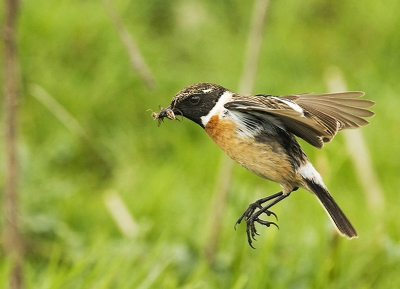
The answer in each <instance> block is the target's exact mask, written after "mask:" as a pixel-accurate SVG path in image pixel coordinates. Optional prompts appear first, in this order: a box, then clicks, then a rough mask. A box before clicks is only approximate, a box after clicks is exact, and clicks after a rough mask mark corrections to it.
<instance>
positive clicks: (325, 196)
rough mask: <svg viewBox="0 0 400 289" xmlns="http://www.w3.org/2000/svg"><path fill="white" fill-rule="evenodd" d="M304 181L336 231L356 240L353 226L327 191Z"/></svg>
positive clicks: (313, 183) (309, 181) (308, 181)
mask: <svg viewBox="0 0 400 289" xmlns="http://www.w3.org/2000/svg"><path fill="white" fill-rule="evenodd" d="M304 180H305V182H306V183H307V187H308V189H309V190H310V191H311V192H313V193H314V194H315V196H316V197H317V198H318V200H319V201H320V203H321V204H322V206H323V207H324V209H325V210H326V212H327V213H328V214H329V217H330V218H331V220H332V222H333V224H334V225H335V227H336V229H337V231H338V232H339V233H340V234H341V235H343V236H346V237H347V238H349V239H352V238H357V237H358V235H357V232H356V230H355V229H354V227H353V225H352V224H351V223H350V221H349V220H348V219H347V217H346V216H345V214H344V213H343V212H342V210H341V209H340V208H339V206H338V205H337V204H336V202H335V200H334V199H333V198H332V196H331V195H330V194H329V192H328V190H327V189H326V188H325V187H323V186H321V185H319V184H317V183H315V182H314V181H312V180H308V179H306V178H304Z"/></svg>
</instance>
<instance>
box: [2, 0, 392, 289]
mask: <svg viewBox="0 0 400 289" xmlns="http://www.w3.org/2000/svg"><path fill="white" fill-rule="evenodd" d="M113 3H114V4H115V5H116V8H117V10H118V12H119V13H120V14H121V17H122V20H123V22H124V23H125V25H126V26H127V28H128V29H129V31H130V32H131V34H132V36H133V37H134V39H135V40H136V42H137V45H138V46H139V48H140V50H141V52H142V54H143V56H144V58H145V60H146V62H147V63H148V65H149V67H150V69H151V71H152V73H153V75H154V77H155V80H156V82H157V87H156V89H154V90H148V89H147V88H146V87H145V85H144V83H143V82H142V80H141V79H140V77H139V76H138V74H137V73H136V72H135V71H134V70H133V69H132V67H131V64H130V62H129V56H128V54H127V51H126V49H125V47H124V46H123V44H122V42H121V40H120V38H119V36H118V34H117V32H116V31H115V29H114V27H113V25H112V22H111V21H110V18H109V16H108V14H107V11H106V8H105V6H104V5H103V3H102V2H101V1H93V0H85V1H78V0H69V1H66V0H58V1H44V0H37V1H23V2H21V9H20V13H19V21H18V24H19V27H18V43H19V56H20V58H19V60H20V75H21V83H20V84H21V86H20V87H21V90H20V93H21V95H20V101H19V136H18V138H19V146H18V151H19V161H20V182H19V193H20V216H21V227H22V231H23V235H24V239H25V252H26V259H25V261H24V278H25V284H26V287H27V288H35V289H36V288H141V289H143V288H235V289H236V288H275V289H277V288H399V287H400V274H399V272H400V221H399V220H400V210H399V203H400V198H399V189H398V187H399V183H400V181H399V177H400V133H399V124H400V114H399V113H398V109H399V107H400V97H399V91H400V81H399V79H400V78H399V75H400V17H399V16H398V11H400V2H399V1H395V0H385V1H355V0H349V1H343V0H340V1H318V0H306V1H296V0H285V1H271V3H270V7H269V11H268V20H267V23H266V29H265V31H264V40H263V44H262V50H261V54H260V60H259V69H258V73H257V78H256V80H255V88H254V92H257V93H270V94H278V95H279V94H288V93H301V92H326V91H327V90H328V88H327V87H326V82H325V76H324V75H325V72H326V69H327V68H328V67H330V66H337V67H339V68H340V69H341V70H342V72H343V75H344V77H345V79H346V82H347V85H348V89H349V90H363V91H365V92H366V98H367V99H372V100H374V101H376V105H375V107H374V108H373V110H374V112H375V113H376V116H375V117H374V118H372V119H371V125H369V126H368V127H365V128H363V129H362V131H363V134H364V137H365V140H366V141H367V143H368V147H369V150H370V152H371V158H372V161H373V165H374V170H375V171H376V173H377V175H378V177H379V181H380V183H381V186H382V187H383V190H384V197H385V207H384V210H383V213H382V214H377V213H376V212H374V211H373V210H371V209H370V207H368V205H367V202H366V199H365V195H364V193H363V190H362V187H361V185H360V183H359V180H358V179H357V177H356V175H355V173H354V167H353V164H352V162H351V161H350V159H349V156H348V154H347V152H346V150H345V145H344V139H343V136H342V135H340V134H339V135H338V136H337V137H336V138H335V140H334V141H333V142H332V143H330V144H328V145H326V146H325V147H324V149H323V150H316V149H313V148H312V147H310V146H309V145H304V149H305V150H306V152H307V153H308V155H309V157H310V158H311V159H312V161H313V162H314V163H315V164H316V167H317V168H318V169H319V170H320V171H321V173H322V175H323V177H324V180H325V182H326V184H327V186H328V187H329V189H330V191H331V193H332V194H333V195H334V197H335V199H336V200H337V201H338V203H339V204H340V205H341V207H342V208H343V210H344V211H345V212H346V213H347V215H348V217H349V218H350V219H351V220H352V222H353V223H354V225H355V227H356V228H357V230H358V232H359V235H360V237H359V238H358V239H356V240H351V241H348V240H346V239H344V238H336V237H335V233H334V232H333V231H332V227H331V225H330V223H329V219H328V217H327V216H326V215H325V212H324V211H323V209H321V207H320V205H319V204H318V202H317V201H316V200H315V198H314V197H313V196H312V195H311V194H309V193H306V192H305V191H304V190H300V191H299V192H296V193H294V194H292V195H291V196H290V198H288V199H287V200H285V201H284V202H282V203H281V204H279V205H278V206H277V207H276V209H275V212H276V213H277V214H278V216H279V217H280V219H279V226H280V230H276V229H274V228H270V229H266V228H260V229H259V232H260V234H261V236H260V237H258V239H257V242H256V243H255V246H256V247H257V249H256V250H253V249H251V248H250V247H249V246H248V245H247V242H246V237H245V227H244V225H243V224H242V225H240V226H239V227H238V228H237V231H235V230H234V229H233V225H234V222H235V221H236V219H237V218H238V217H239V216H240V215H241V213H242V212H243V210H244V209H245V208H246V207H247V205H248V204H249V203H250V202H252V201H254V200H255V199H257V198H260V197H263V196H265V195H268V194H271V193H274V192H276V191H278V190H279V189H280V188H279V186H278V185H276V184H274V183H270V182H268V181H266V180H262V179H260V178H258V177H256V176H254V175H252V174H251V173H249V172H247V171H246V170H244V169H242V168H241V167H239V166H238V165H235V167H234V170H233V178H232V184H231V187H230V195H229V203H228V205H227V208H226V211H225V212H224V218H223V224H222V231H221V239H220V241H219V243H218V250H217V253H216V256H215V263H214V264H213V265H212V266H210V265H209V264H208V262H207V260H206V258H205V257H204V250H205V247H206V246H207V243H208V240H209V239H208V236H209V234H210V224H211V222H212V220H210V214H211V211H212V208H213V203H214V195H215V194H214V191H215V186H216V181H217V176H218V168H219V165H220V162H221V160H222V156H223V155H222V152H221V151H220V150H219V148H218V147H216V146H215V145H214V143H213V142H212V141H211V140H210V139H209V138H208V136H207V135H206V134H205V133H204V132H203V131H202V130H201V129H200V128H199V127H197V126H196V125H195V124H193V123H191V122H190V121H188V120H183V121H182V122H180V123H179V122H170V121H166V123H164V124H163V125H162V126H161V127H157V123H156V121H153V120H152V118H151V112H150V111H147V110H148V109H152V110H154V111H157V110H158V106H159V105H162V106H164V107H165V106H167V105H168V104H169V102H170V100H171V98H172V96H173V95H174V94H175V93H176V92H177V91H178V90H180V89H181V88H183V87H185V86H187V85H190V84H193V83H196V82H201V81H208V82H214V83H218V84H221V85H223V86H225V87H228V88H230V89H232V90H237V88H238V81H239V78H240V76H241V72H242V69H243V58H244V57H243V55H244V52H245V45H246V39H247V34H248V31H249V23H250V18H251V11H252V6H253V1H239V0H235V1H221V0H218V1H211V0H189V1H184V0H180V1H178V0H176V1H165V0H151V1H144V0H141V1H127V0H117V1H114V2H113ZM2 9H3V8H2ZM2 78H3V79H4V75H3V76H2ZM35 85H39V86H40V87H42V88H43V89H45V90H46V91H47V92H48V93H49V94H50V95H51V96H52V97H53V98H54V99H56V100H57V101H58V102H59V103H60V104H61V105H62V106H63V107H64V108H65V109H66V110H68V111H69V112H70V113H71V115H73V116H74V117H75V118H76V119H77V121H78V122H79V123H80V124H81V126H83V127H84V129H85V130H86V132H87V134H88V136H89V140H88V141H85V140H82V138H81V137H80V136H79V135H77V134H76V133H72V132H71V131H69V130H68V129H67V128H66V126H65V125H64V124H63V123H61V122H60V121H59V120H58V119H57V117H56V116H55V114H54V113H53V112H51V111H49V110H48V109H47V108H46V107H45V106H44V105H43V103H41V102H39V101H38V100H37V99H36V98H35V97H34V96H33V87H35ZM3 127H4V126H3ZM1 138H2V143H4V137H3V134H2V135H1ZM2 150H3V149H2ZM0 160H1V164H2V166H1V170H2V172H4V155H3V154H0ZM3 185H4V180H3V178H2V179H1V180H0V187H3ZM110 189H111V190H114V191H115V192H117V193H118V194H119V195H120V196H121V198H122V200H123V201H124V203H125V205H126V206H127V208H128V209H129V211H130V213H131V214H132V216H133V217H134V219H135V220H136V221H137V223H138V226H139V234H138V235H137V236H136V237H134V238H129V237H126V236H123V234H121V232H120V230H119V229H118V227H117V225H116V223H115V222H114V221H113V219H112V218H111V216H110V214H109V212H108V211H107V209H106V206H105V203H104V198H103V196H104V194H105V193H106V192H107V191H109V190H110ZM0 258H1V262H0V286H1V287H4V286H5V284H7V282H8V272H9V270H10V263H9V262H8V261H7V260H6V259H5V258H4V253H3V252H0Z"/></svg>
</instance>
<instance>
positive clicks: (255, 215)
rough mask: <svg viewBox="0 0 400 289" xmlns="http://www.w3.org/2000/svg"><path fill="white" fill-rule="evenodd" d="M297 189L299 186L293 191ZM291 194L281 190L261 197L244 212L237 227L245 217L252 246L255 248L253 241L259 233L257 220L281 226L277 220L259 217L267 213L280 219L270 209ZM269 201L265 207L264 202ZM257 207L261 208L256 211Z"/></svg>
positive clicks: (248, 237) (267, 224)
mask: <svg viewBox="0 0 400 289" xmlns="http://www.w3.org/2000/svg"><path fill="white" fill-rule="evenodd" d="M297 189H298V188H294V189H293V191H295V190H297ZM289 195H290V193H288V194H284V193H283V192H282V191H281V192H279V193H276V194H273V195H271V196H268V197H265V198H262V199H259V200H257V201H256V202H254V203H252V204H250V206H249V207H248V208H247V210H246V211H245V212H244V213H243V215H242V216H241V217H240V218H239V219H238V220H237V221H236V224H235V227H236V225H237V224H240V222H241V221H242V220H243V219H245V220H246V233H247V241H248V242H249V245H250V247H252V248H253V249H254V247H253V245H252V243H253V240H255V236H256V235H258V233H257V229H256V227H255V223H256V222H257V223H259V224H261V225H264V226H267V227H270V226H271V225H274V226H276V227H277V228H279V227H278V225H277V224H276V223H275V222H271V221H265V220H262V219H260V218H259V217H260V215H261V214H266V215H267V216H270V215H274V216H275V218H276V219H278V217H277V216H276V214H275V213H274V212H272V211H270V210H269V209H270V208H271V207H272V206H274V205H275V204H277V203H279V202H280V201H282V200H283V199H285V198H286V197H288V196H289ZM268 201H271V202H269V203H268V204H267V205H266V206H265V207H263V206H262V204H264V203H266V202H268ZM257 209H259V210H258V211H256V210H257Z"/></svg>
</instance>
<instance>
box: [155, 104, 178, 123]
mask: <svg viewBox="0 0 400 289" xmlns="http://www.w3.org/2000/svg"><path fill="white" fill-rule="evenodd" d="M165 117H166V118H168V119H171V120H175V119H176V117H175V113H174V111H173V110H172V109H171V106H168V107H167V108H163V109H161V111H160V112H159V113H158V117H157V118H159V119H161V120H163V119H164V118H165Z"/></svg>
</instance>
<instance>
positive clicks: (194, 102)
mask: <svg viewBox="0 0 400 289" xmlns="http://www.w3.org/2000/svg"><path fill="white" fill-rule="evenodd" d="M190 103H191V104H192V105H198V104H199V103H200V96H198V95H193V96H191V97H190Z"/></svg>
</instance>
